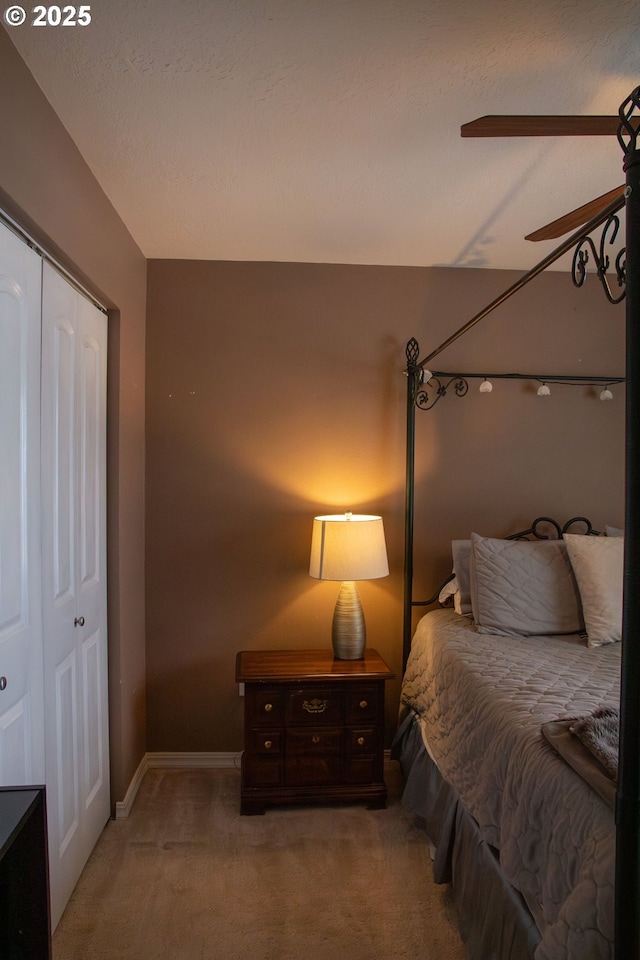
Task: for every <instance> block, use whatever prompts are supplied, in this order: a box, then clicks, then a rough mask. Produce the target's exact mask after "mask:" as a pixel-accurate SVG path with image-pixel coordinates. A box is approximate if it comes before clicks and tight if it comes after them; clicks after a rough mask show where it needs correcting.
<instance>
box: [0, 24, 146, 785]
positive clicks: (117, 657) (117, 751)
mask: <svg viewBox="0 0 640 960" xmlns="http://www.w3.org/2000/svg"><path fill="white" fill-rule="evenodd" d="M0 116H2V128H3V132H2V136H1V137H0V184H1V189H0V206H1V207H2V208H3V209H4V210H5V211H7V212H8V213H9V214H10V215H12V216H13V217H14V219H16V220H17V221H19V222H20V223H21V224H22V226H24V227H25V228H26V229H28V230H29V231H30V232H31V234H32V235H33V236H34V237H35V238H36V239H37V240H38V241H39V242H41V243H42V244H43V245H44V246H45V248H46V249H47V250H48V251H49V252H50V253H52V254H54V255H56V256H57V257H58V259H59V260H60V262H62V263H63V264H64V265H65V266H66V267H67V268H68V269H70V270H71V272H72V273H73V274H74V275H75V276H77V277H78V278H79V279H80V280H82V281H84V283H85V285H86V287H87V288H88V289H89V290H91V292H93V293H94V294H96V295H98V296H99V297H100V298H101V299H102V302H103V303H105V305H106V306H108V307H110V308H112V309H111V312H110V316H109V384H108V418H109V419H108V489H109V500H108V550H109V610H108V616H109V671H110V711H111V717H110V722H111V761H112V797H113V799H114V800H120V799H122V798H123V796H124V792H125V791H126V789H127V786H128V785H129V782H130V780H131V777H132V776H133V773H134V772H135V769H136V767H137V766H138V764H139V762H140V759H141V758H142V756H143V754H144V751H145V748H146V705H145V648H144V416H145V414H144V387H145V383H144V379H145V369H144V368H145V357H144V343H145V308H146V302H145V298H146V262H145V260H144V258H143V256H142V254H141V252H140V250H139V249H138V247H137V246H136V245H135V243H134V242H133V240H132V239H131V236H130V235H129V233H128V232H127V230H126V229H125V227H124V225H123V223H122V221H121V220H120V219H119V218H118V216H117V214H116V212H115V210H114V209H113V207H112V206H111V204H110V203H109V201H108V199H107V198H106V196H105V195H104V193H103V191H102V189H101V188H100V186H99V184H98V183H97V181H96V180H95V178H94V177H93V175H92V174H91V171H90V170H89V168H88V167H87V165H86V164H85V162H84V161H83V159H82V157H81V156H80V154H79V153H78V151H77V149H76V147H75V145H74V144H73V141H72V140H71V139H70V137H69V135H68V134H67V132H66V130H65V129H64V127H63V126H62V124H61V123H60V121H59V120H58V118H57V117H56V115H55V113H54V112H53V110H52V109H51V106H50V105H49V103H48V101H47V100H46V99H45V97H44V96H43V94H42V92H41V90H40V88H39V87H38V86H37V84H36V83H35V81H34V79H33V77H32V76H31V74H30V73H29V71H28V70H27V68H26V67H25V65H24V63H23V61H22V60H21V59H20V57H19V56H18V54H17V52H16V50H15V48H14V46H13V44H12V43H11V41H10V40H9V38H8V36H7V34H6V32H5V31H4V30H3V29H0Z"/></svg>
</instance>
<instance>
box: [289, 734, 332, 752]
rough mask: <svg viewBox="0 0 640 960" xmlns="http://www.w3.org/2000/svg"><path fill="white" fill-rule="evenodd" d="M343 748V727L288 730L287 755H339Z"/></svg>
mask: <svg viewBox="0 0 640 960" xmlns="http://www.w3.org/2000/svg"><path fill="white" fill-rule="evenodd" d="M341 748H342V730H341V729H331V730H327V729H316V730H287V756H290V757H301V756H302V757H304V756H315V755H317V754H333V755H334V756H337V757H339V756H340V753H341Z"/></svg>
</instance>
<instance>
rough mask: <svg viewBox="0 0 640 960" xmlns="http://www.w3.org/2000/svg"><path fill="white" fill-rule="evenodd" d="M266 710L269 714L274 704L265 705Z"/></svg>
mask: <svg viewBox="0 0 640 960" xmlns="http://www.w3.org/2000/svg"><path fill="white" fill-rule="evenodd" d="M264 709H265V710H266V712H267V713H269V711H270V710H273V704H272V703H265V705H264Z"/></svg>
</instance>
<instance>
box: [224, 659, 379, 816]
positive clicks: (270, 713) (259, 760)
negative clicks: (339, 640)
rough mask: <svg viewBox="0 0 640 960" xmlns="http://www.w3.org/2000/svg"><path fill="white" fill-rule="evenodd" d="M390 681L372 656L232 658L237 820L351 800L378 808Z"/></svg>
mask: <svg viewBox="0 0 640 960" xmlns="http://www.w3.org/2000/svg"><path fill="white" fill-rule="evenodd" d="M393 676H394V674H393V673H392V672H391V671H390V670H389V668H388V667H387V665H386V663H385V662H384V660H383V659H382V657H381V656H380V655H379V654H378V653H377V651H375V650H366V652H365V656H364V658H363V659H362V660H334V658H333V651H332V650H264V651H257V650H245V651H242V652H240V653H239V654H238V656H237V661H236V681H237V682H238V683H243V684H244V685H245V696H244V753H243V755H242V788H241V800H240V812H241V813H243V814H261V813H264V812H265V809H266V807H267V806H270V805H273V804H279V803H318V802H325V803H329V802H334V803H335V802H348V801H357V800H360V801H366V802H367V804H368V805H369V807H370V808H374V807H384V806H385V805H386V799H387V788H386V786H385V782H384V776H383V760H384V684H385V680H390V679H391V678H392V677H393Z"/></svg>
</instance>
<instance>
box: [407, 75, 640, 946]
mask: <svg viewBox="0 0 640 960" xmlns="http://www.w3.org/2000/svg"><path fill="white" fill-rule="evenodd" d="M639 113H640V86H638V87H636V89H635V90H633V91H632V93H631V94H630V95H629V97H628V98H627V99H626V100H625V101H624V103H623V104H622V105H621V106H620V109H619V111H618V114H619V118H620V125H619V128H618V142H619V144H620V147H621V148H622V151H623V154H624V161H623V169H624V171H625V174H626V189H625V193H624V198H623V199H622V200H619V199H618V200H616V201H614V202H613V204H610V205H609V206H608V207H606V208H605V209H604V210H603V211H602V212H601V213H600V214H599V215H598V216H596V217H594V218H593V219H592V220H590V221H589V223H587V224H586V225H585V226H584V227H583V228H582V229H581V230H579V231H577V232H576V233H574V234H573V235H572V236H571V237H569V238H568V240H566V241H564V242H563V243H562V244H561V245H560V246H559V247H557V248H556V249H555V250H554V251H553V252H552V253H551V254H549V256H547V257H545V258H544V259H543V260H541V261H540V263H538V264H537V265H536V266H535V267H534V268H533V269H532V270H529V271H528V272H527V273H526V274H524V275H523V276H522V277H521V278H520V279H519V280H518V281H517V282H516V283H515V284H513V285H512V286H511V287H509V288H508V289H507V290H506V291H505V292H504V293H503V294H501V295H500V296H499V297H497V298H496V299H495V300H493V301H492V302H491V303H490V304H488V305H487V306H486V307H485V308H484V309H483V310H481V311H480V312H479V313H477V314H476V315H475V316H474V317H472V318H471V320H469V321H468V322H467V323H466V324H464V325H463V326H462V327H460V328H459V329H458V330H457V331H455V333H453V334H452V335H451V336H450V337H449V338H448V339H447V340H445V341H444V343H442V344H440V346H439V347H437V348H436V349H435V350H433V351H432V352H431V353H429V354H428V355H427V356H425V357H424V359H422V360H420V359H419V349H418V344H417V341H415V340H410V341H409V343H408V344H407V367H406V370H405V373H406V375H407V426H406V434H407V454H406V497H405V557H404V563H405V580H404V624H403V664H404V663H406V659H407V656H408V652H409V648H410V644H411V626H412V616H411V615H412V610H413V605H414V602H413V596H412V591H413V520H414V470H415V411H416V406H417V405H418V406H420V404H417V398H418V396H419V393H420V390H421V387H422V385H423V383H424V382H425V371H426V372H427V373H429V371H427V364H429V363H430V362H431V360H433V359H434V358H435V357H436V356H437V355H438V354H439V353H441V352H442V351H443V350H444V349H446V347H448V346H450V345H451V344H452V343H453V342H454V341H455V340H457V339H458V338H459V337H461V336H463V335H464V334H465V333H466V332H467V331H468V330H469V329H471V327H473V326H475V324H477V323H478V322H479V321H480V320H482V319H483V318H484V317H486V316H487V315H488V314H489V313H490V312H491V311H492V310H494V309H495V308H496V307H497V306H499V305H500V304H502V303H504V302H505V300H507V299H508V298H509V297H511V296H512V295H513V294H514V293H516V292H517V291H518V290H520V289H522V287H523V286H525V284H527V283H528V282H529V281H530V280H532V279H533V278H534V277H536V276H538V275H539V274H540V273H542V272H543V271H544V270H545V269H546V268H547V267H548V266H550V265H551V264H552V263H554V262H555V261H556V260H557V259H559V257H561V256H562V255H563V254H565V253H567V252H568V251H569V250H571V249H572V248H573V247H575V254H574V260H573V264H574V266H573V282H574V284H575V285H576V286H582V284H583V283H584V280H585V274H586V263H587V261H588V259H589V252H588V251H589V250H590V251H591V253H592V255H593V257H594V260H595V264H596V271H597V274H598V277H599V279H600V281H601V283H602V284H603V287H604V288H605V294H606V295H607V299H608V300H609V301H610V302H611V303H617V302H620V300H622V299H623V298H624V299H625V304H626V377H625V378H624V379H626V383H627V389H626V401H625V402H626V463H625V545H624V593H623V618H622V669H621V696H620V757H619V767H618V770H619V772H618V788H617V794H616V870H615V881H616V882H615V923H614V954H615V958H616V960H626V958H627V957H638V956H640V909H638V904H640V762H639V758H640V590H639V589H638V584H639V583H640V373H639V372H638V370H637V368H638V366H639V365H640V149H639V145H638V114H639ZM623 205H625V207H626V227H625V230H626V247H625V256H626V260H623V258H621V257H619V258H618V259H617V260H616V264H615V266H616V274H617V280H618V285H619V286H624V291H623V293H622V295H621V296H614V295H613V294H612V292H611V290H610V288H609V287H608V283H607V281H606V276H605V275H606V271H607V268H608V266H609V262H608V258H607V257H606V255H605V253H604V236H605V235H606V234H607V231H608V230H609V229H610V220H611V218H612V217H615V215H616V213H617V211H618V210H619V209H621V207H622V206H623ZM602 224H604V229H603V241H602V242H601V243H600V254H599V255H598V250H597V249H596V246H595V245H594V244H593V242H592V241H591V240H590V239H589V235H590V234H591V233H592V232H593V231H594V230H595V229H597V228H598V227H600V226H602ZM615 232H617V227H615ZM478 375H479V374H468V375H466V376H478ZM429 376H431V374H429ZM483 376H486V377H490V374H483ZM499 376H503V377H504V376H506V377H509V378H517V379H522V377H523V375H522V374H499ZM438 377H439V378H441V382H440V386H439V387H438V385H436V389H440V388H441V386H442V379H444V378H445V377H450V378H451V379H450V380H449V381H448V383H447V384H446V385H445V392H446V389H447V387H448V386H449V385H450V383H454V384H458V383H459V382H460V380H462V381H464V380H465V376H464V375H460V374H455V373H453V374H444V373H441V374H438ZM532 379H537V377H535V376H534V377H532ZM577 379H578V378H571V377H567V378H562V380H563V381H571V380H577ZM619 379H622V378H619ZM603 380H604V381H605V382H606V378H603ZM598 382H600V381H598ZM611 382H612V381H611ZM423 392H424V391H423ZM456 392H457V390H456ZM464 393H466V389H465V388H464V386H463V387H462V393H460V394H458V395H464ZM439 398H440V394H439V395H438V399H439ZM432 406H433V404H430V405H429V404H426V405H423V409H430V408H431V407H432ZM574 520H575V518H574ZM535 523H536V521H534V524H533V525H532V528H531V532H535V529H534V528H535ZM565 526H566V525H565ZM561 529H562V528H561Z"/></svg>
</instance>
